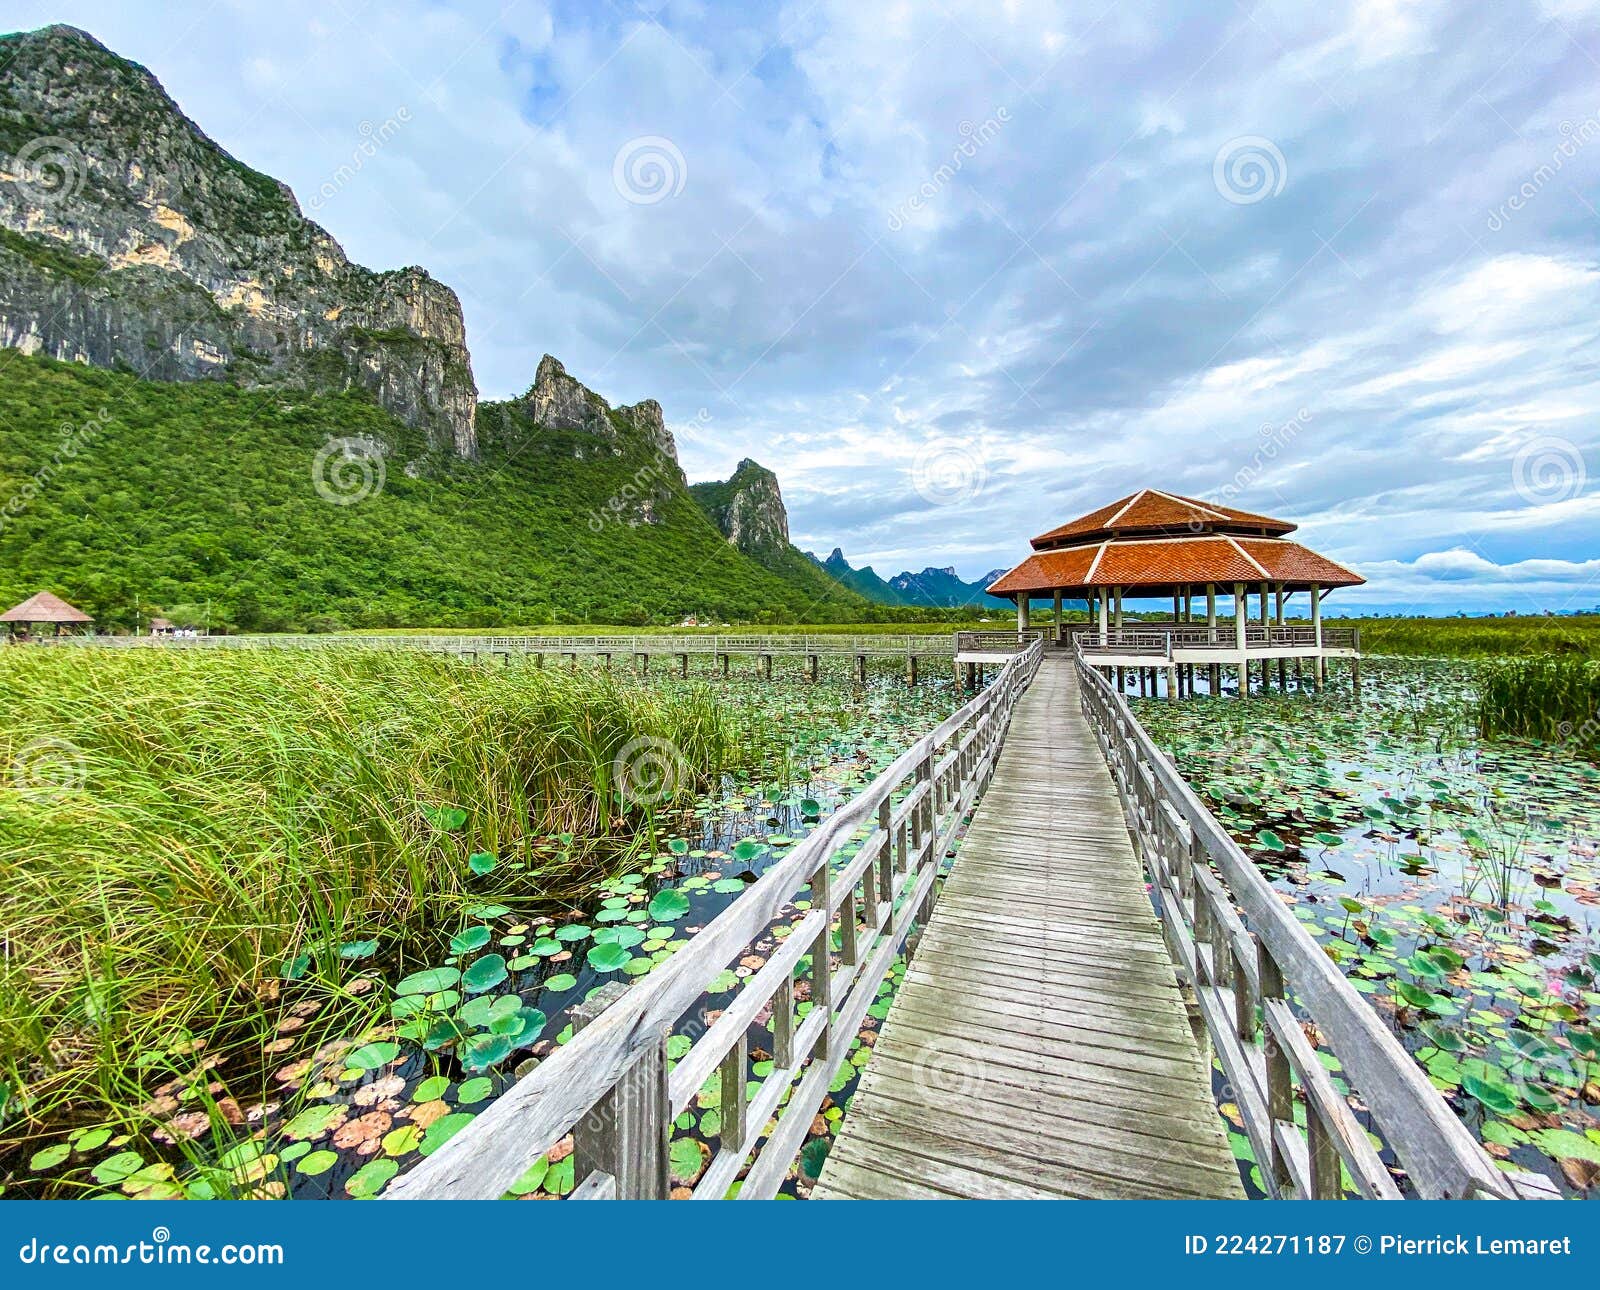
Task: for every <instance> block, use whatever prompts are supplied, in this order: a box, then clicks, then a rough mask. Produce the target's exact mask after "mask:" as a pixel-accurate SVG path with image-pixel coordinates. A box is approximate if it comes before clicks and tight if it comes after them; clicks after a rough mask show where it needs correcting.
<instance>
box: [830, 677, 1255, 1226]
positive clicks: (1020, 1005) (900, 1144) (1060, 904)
mask: <svg viewBox="0 0 1600 1290" xmlns="http://www.w3.org/2000/svg"><path fill="white" fill-rule="evenodd" d="M813 1194H814V1195H815V1196H817V1197H819V1198H837V1199H846V1198H860V1199H874V1198H881V1199H904V1198H918V1197H926V1198H939V1197H971V1198H1016V1197H1238V1196H1242V1195H1243V1191H1242V1188H1241V1186H1240V1183H1239V1175H1238V1169H1237V1167H1236V1165H1235V1163H1234V1160H1233V1156H1232V1154H1231V1152H1230V1151H1229V1149H1228V1144H1227V1139H1226V1135H1225V1134H1224V1132H1223V1129H1222V1126H1221V1123H1220V1121H1219V1119H1218V1113H1217V1109H1216V1106H1215V1104H1214V1102H1213V1100H1212V1095H1211V1085H1210V1070H1209V1066H1208V1065H1206V1064H1205V1063H1204V1062H1203V1061H1202V1058H1201V1055H1200V1051H1199V1047H1198V1045H1197V1043H1196V1041H1195V1038H1194V1034H1193V1031H1192V1030H1191V1029H1190V1026H1189V1020H1188V1016H1187V1013H1186V1011H1185V1008H1184V1004H1183V1000H1182V998H1181V997H1180V995H1179V991H1178V984H1177V978H1176V976H1175V975H1174V972H1173V969H1172V961H1171V959H1170V957H1169V956H1168V952H1167V949H1166V947H1165V944H1164V942H1163V939H1162V934H1161V926H1160V923H1159V922H1158V920H1157V918H1156V916H1155V914H1154V913H1153V912H1152V910H1151V908H1150V902H1149V898H1148V897H1147V895H1146V893H1145V879H1144V875H1143V871H1142V870H1141V868H1140V865H1139V862H1138V860H1137V859H1136V858H1135V856H1134V853H1133V850H1132V847H1131V846H1130V844H1129V841H1128V832H1127V826H1126V824H1125V823H1124V820H1123V815H1122V809H1121V807H1120V805H1119V804H1118V800H1117V795H1116V791H1115V788H1114V786H1113V784H1112V781H1111V777H1110V774H1109V772H1108V771H1107V769H1106V765H1105V762H1104V759H1103V758H1102V756H1101V753H1100V749H1099V747H1098V745H1097V744H1096V743H1095V740H1094V736H1093V735H1092V733H1091V732H1090V729H1089V726H1088V723H1087V722H1086V721H1085V719H1084V717H1083V713H1082V711H1081V708H1080V706H1079V699H1078V682H1077V679H1076V676H1075V673H1074V668H1073V666H1072V665H1071V663H1070V662H1067V661H1065V660H1061V661H1054V660H1052V661H1047V662H1046V663H1045V664H1044V665H1043V666H1042V667H1041V668H1040V670H1039V674H1038V676H1037V677H1036V679H1035V680H1034V682H1033V685H1032V687H1031V688H1030V689H1029V691H1028V693H1027V694H1026V695H1025V696H1024V697H1023V699H1022V700H1021V702H1020V703H1019V705H1018V707H1017V710H1016V714H1015V716H1014V717H1013V719H1012V724H1011V730H1010V733H1009V734H1008V736H1007V738H1006V743H1005V747H1004V751H1003V752H1002V754H1001V756H1000V760H999V764H998V766H997V768H996V771H995V775H994V780H993V782H992V783H991V784H990V786H989V789H988V792H987V793H986V794H985V795H984V797H983V800H982V803H981V804H980V806H979V808H978V811H977V813H976V815H975V817H974V819H973V821H972V825H971V827H970V829H969V830H968V833H967V836H966V840H965V841H964V842H963V843H962V845H961V848H960V851H959V853H958V856H957V859H956V862H955V867H954V869H953V870H952V872H951V874H950V876H949V878H948V879H947V881H946V882H945V886H944V890H943V893H942V894H941V895H940V896H939V898H938V901H937V903H936V904H935V906H934V912H933V916H932V918H931V920H930V921H929V923H928V926H927V928H926V930H925V931H924V933H923V935H922V939H921V942H920V944H919V945H918V946H917V949H916V953H915V955H914V957H913V959H912V963H911V967H910V969H909V971H908V972H907V974H906V978H905V980H904V982H903V983H902V985H901V987H900V989H899V991H898V992H897V994H896V996H895V1001H894V1004H893V1006H892V1008H891V1010H890V1012H889V1015H888V1017H887V1019H886V1020H885V1022H884V1025H883V1027H882V1029H881V1031H880V1033H879V1036H878V1042H877V1045H876V1047H875V1049H874V1051H873V1055H872V1060H871V1061H870V1062H869V1063H868V1064H867V1069H866V1072H865V1074H864V1075H863V1076H862V1079H861V1084H860V1086H859V1088H858V1089H857V1092H856V1094H855V1097H854V1099H853V1100H852V1102H851V1105H850V1110H849V1112H848V1113H847V1114H846V1116H845V1120H844V1125H843V1127H842V1129H841V1131H840V1133H839V1136H838V1137H837V1139H836V1140H835V1142H834V1144H833V1149H832V1151H831V1153H830V1154H829V1156H828V1159H827V1163H826V1165H825V1166H824V1168H823V1171H822V1176H821V1178H820V1179H819V1180H818V1183H817V1187H816V1190H815V1192H814V1193H813Z"/></svg>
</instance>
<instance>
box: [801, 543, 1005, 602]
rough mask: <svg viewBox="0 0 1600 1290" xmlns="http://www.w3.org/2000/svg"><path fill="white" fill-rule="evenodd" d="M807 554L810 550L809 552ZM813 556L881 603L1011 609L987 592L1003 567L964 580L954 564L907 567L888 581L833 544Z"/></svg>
mask: <svg viewBox="0 0 1600 1290" xmlns="http://www.w3.org/2000/svg"><path fill="white" fill-rule="evenodd" d="M807 554H810V553H809V552H808V553H807ZM811 558H812V559H813V560H815V561H816V562H817V564H819V565H821V566H822V568H823V569H824V570H826V571H827V572H828V573H829V574H831V575H832V576H833V578H834V580H835V581H836V582H841V583H843V584H844V585H845V586H846V587H848V588H850V590H851V591H854V592H856V593H857V594H859V595H862V596H865V597H866V598H867V599H868V600H872V601H876V602H877V603H878V604H880V605H921V606H924V607H928V608H933V609H963V608H968V607H971V608H974V609H1011V608H1013V607H1014V606H1013V604H1012V602H1011V601H1009V600H1004V599H1001V598H1000V597H998V596H991V595H989V594H988V591H987V588H988V586H989V584H990V583H991V582H993V581H994V580H995V579H996V578H998V577H999V576H1000V575H1001V574H1002V573H1004V572H1005V570H1004V569H991V570H990V571H989V572H988V573H986V574H984V575H983V577H981V578H979V579H978V580H977V581H976V582H964V581H962V579H961V578H960V576H959V575H958V574H957V573H956V571H955V570H954V569H953V568H946V569H935V568H931V567H930V568H927V569H924V570H923V571H922V572H921V573H912V572H911V571H910V570H906V571H904V572H902V573H897V574H895V576H894V577H892V578H889V579H888V580H887V581H886V580H885V579H883V578H881V577H880V576H879V575H878V573H877V571H876V570H875V569H873V568H872V567H871V566H870V565H866V566H863V567H862V568H860V569H857V568H853V567H852V566H851V564H850V562H849V561H848V560H846V559H845V558H844V552H843V551H842V550H841V549H840V548H838V547H834V548H833V553H832V554H831V555H829V556H828V558H827V559H826V560H822V559H818V558H817V556H815V555H811Z"/></svg>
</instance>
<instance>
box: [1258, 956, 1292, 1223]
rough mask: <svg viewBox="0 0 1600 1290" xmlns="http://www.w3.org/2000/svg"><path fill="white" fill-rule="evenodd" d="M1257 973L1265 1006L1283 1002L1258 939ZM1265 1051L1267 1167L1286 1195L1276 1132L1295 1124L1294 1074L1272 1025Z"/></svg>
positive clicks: (1275, 971)
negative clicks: (1282, 1127) (1282, 1125)
mask: <svg viewBox="0 0 1600 1290" xmlns="http://www.w3.org/2000/svg"><path fill="white" fill-rule="evenodd" d="M1256 971H1257V973H1258V974H1259V975H1260V977H1261V1002H1262V1004H1263V1006H1265V1005H1266V1004H1268V1003H1271V1002H1272V1001H1273V1000H1275V999H1279V1000H1281V999H1282V998H1283V973H1282V971H1281V970H1280V969H1279V967H1278V961H1277V960H1276V959H1274V958H1273V957H1272V952H1271V951H1270V950H1268V949H1267V947H1266V946H1265V945H1263V944H1262V943H1261V941H1260V939H1259V938H1257V940H1256ZM1262 1048H1263V1050H1264V1052H1265V1056H1266V1060H1267V1126H1266V1134H1267V1141H1268V1152H1269V1158H1268V1160H1267V1161H1265V1164H1266V1166H1267V1168H1268V1169H1269V1170H1270V1171H1271V1176H1272V1180H1273V1183H1274V1187H1273V1191H1274V1192H1275V1193H1276V1194H1278V1195H1285V1194H1287V1193H1289V1192H1290V1191H1291V1189H1292V1187H1293V1182H1292V1175H1291V1174H1290V1172H1289V1162H1288V1160H1286V1159H1285V1158H1284V1154H1283V1148H1282V1147H1280V1146H1279V1145H1278V1131H1277V1130H1278V1125H1279V1124H1289V1125H1292V1124H1293V1123H1294V1085H1293V1073H1292V1072H1291V1070H1290V1067H1289V1057H1288V1055H1287V1054H1286V1053H1285V1052H1284V1051H1283V1045H1282V1044H1280V1043H1279V1042H1278V1040H1277V1038H1276V1036H1275V1034H1274V1033H1273V1028H1272V1026H1271V1025H1268V1026H1267V1027H1266V1033H1265V1035H1264V1036H1263V1043H1262Z"/></svg>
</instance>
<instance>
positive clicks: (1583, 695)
mask: <svg viewBox="0 0 1600 1290" xmlns="http://www.w3.org/2000/svg"><path fill="white" fill-rule="evenodd" d="M1477 685H1478V711H1477V717H1478V729H1479V731H1480V732H1481V733H1482V734H1484V735H1490V736H1492V735H1520V736H1523V737H1524V738H1529V739H1541V740H1544V741H1546V742H1548V743H1559V744H1566V745H1568V746H1569V747H1571V748H1573V749H1575V750H1577V751H1579V752H1582V753H1584V754H1585V755H1586V756H1589V757H1600V663H1595V662H1592V661H1589V660H1586V659H1583V658H1580V657H1573V656H1571V655H1537V656H1534V657H1531V658H1514V659H1502V660H1498V661H1496V662H1493V663H1489V664H1486V665H1485V666H1484V667H1483V668H1482V670H1481V671H1480V673H1479V675H1478V678H1477Z"/></svg>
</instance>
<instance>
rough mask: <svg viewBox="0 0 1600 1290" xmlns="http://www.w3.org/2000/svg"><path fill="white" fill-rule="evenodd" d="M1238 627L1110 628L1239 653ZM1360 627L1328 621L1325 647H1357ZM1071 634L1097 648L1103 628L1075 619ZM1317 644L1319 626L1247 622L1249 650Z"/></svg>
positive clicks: (1120, 634)
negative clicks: (1329, 622) (1329, 624)
mask: <svg viewBox="0 0 1600 1290" xmlns="http://www.w3.org/2000/svg"><path fill="white" fill-rule="evenodd" d="M1237 631H1238V629H1237V627H1236V626H1235V624H1234V623H1232V622H1220V621H1219V622H1218V623H1217V625H1216V626H1215V627H1210V626H1207V625H1206V624H1204V623H1170V622H1151V621H1148V620H1139V621H1135V622H1128V623H1124V624H1123V626H1122V627H1121V628H1115V627H1113V628H1110V629H1108V630H1107V632H1106V639H1107V642H1108V643H1115V642H1117V641H1118V640H1121V639H1126V638H1128V637H1130V636H1133V637H1147V636H1151V635H1159V636H1161V637H1163V638H1165V639H1166V640H1167V641H1169V642H1170V643H1171V646H1172V648H1174V649H1183V650H1216V651H1217V652H1218V653H1228V654H1236V653H1238V652H1239V638H1238V636H1237V634H1236V633H1237ZM1357 632H1358V629H1357V628H1354V627H1330V626H1327V625H1326V624H1324V626H1323V628H1322V648H1323V649H1325V650H1354V649H1356V648H1357V646H1358V640H1359V637H1358V635H1357ZM1069 635H1070V637H1071V639H1073V640H1075V641H1082V642H1083V644H1084V647H1085V649H1091V648H1093V647H1094V646H1095V645H1096V644H1097V643H1098V642H1099V639H1100V628H1099V626H1098V625H1096V624H1088V625H1085V624H1082V623H1073V624H1070V625H1069ZM1316 647H1317V630H1316V628H1315V627H1311V626H1308V625H1306V624H1303V623H1294V624H1286V625H1284V626H1281V627H1280V626H1276V625H1271V624H1269V625H1267V626H1262V625H1261V624H1260V623H1251V624H1247V625H1246V627H1245V631H1244V648H1245V652H1246V653H1249V652H1250V651H1252V650H1270V649H1315V648H1316ZM1110 652H1114V653H1127V652H1128V651H1127V650H1124V649H1119V650H1114V651H1110Z"/></svg>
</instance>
